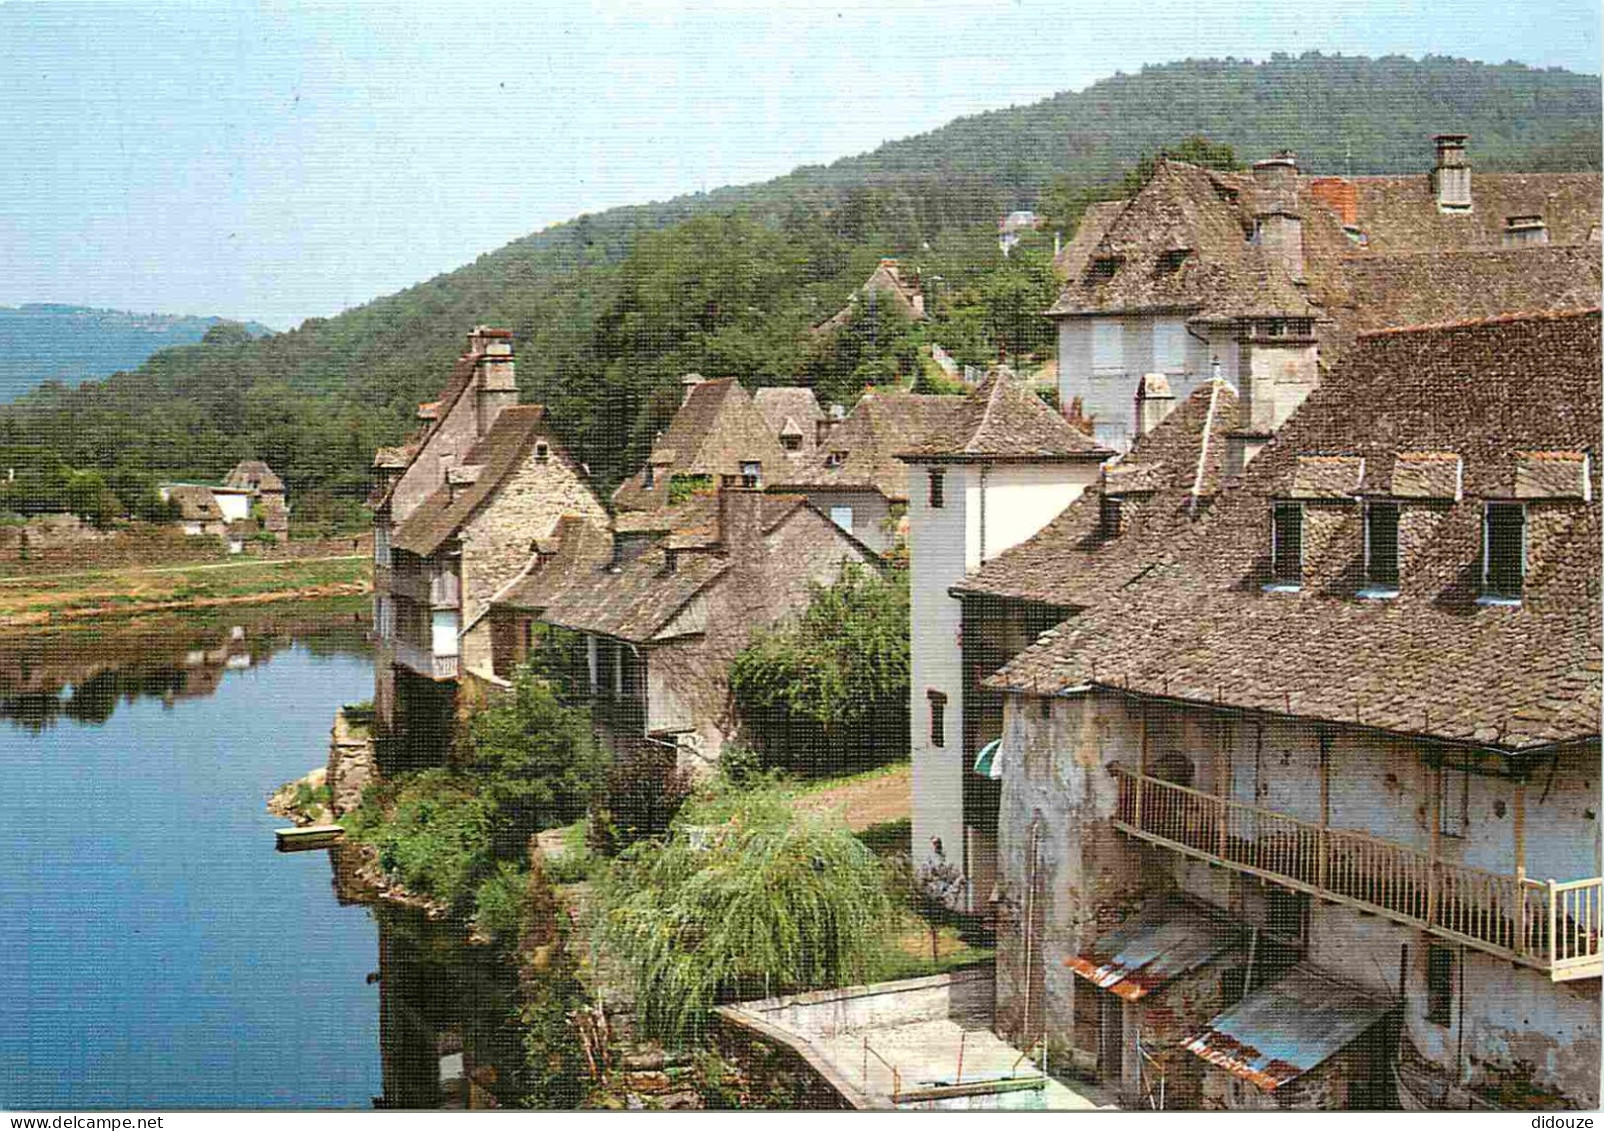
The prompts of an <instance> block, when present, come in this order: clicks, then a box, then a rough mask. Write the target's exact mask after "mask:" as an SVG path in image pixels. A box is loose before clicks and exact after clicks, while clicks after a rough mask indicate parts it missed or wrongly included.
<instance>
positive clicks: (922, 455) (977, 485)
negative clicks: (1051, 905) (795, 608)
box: [898, 366, 1113, 911]
mask: <svg viewBox="0 0 1604 1131" xmlns="http://www.w3.org/2000/svg"><path fill="white" fill-rule="evenodd" d="M1112 455H1113V453H1112V452H1111V451H1109V450H1108V449H1106V448H1104V447H1102V446H1100V445H1099V444H1097V443H1096V442H1095V441H1093V440H1092V439H1091V438H1090V437H1088V436H1087V435H1086V434H1085V433H1083V432H1081V431H1079V430H1078V429H1076V428H1075V427H1074V426H1072V425H1071V424H1070V423H1069V422H1068V421H1067V420H1065V419H1064V418H1063V417H1062V416H1060V415H1059V414H1058V413H1057V412H1055V411H1053V409H1051V408H1050V407H1048V406H1047V404H1046V403H1044V402H1043V401H1042V399H1041V398H1040V397H1038V396H1037V395H1036V394H1035V393H1034V392H1032V391H1031V389H1030V388H1029V386H1027V385H1026V384H1025V383H1024V382H1023V381H1021V380H1020V379H1019V378H1018V377H1016V376H1015V375H1014V373H1013V372H1012V371H1011V370H1009V369H1008V368H1007V367H1005V366H998V367H997V368H995V369H993V370H992V371H991V372H990V373H988V374H987V375H986V378H985V380H983V381H982V382H981V383H980V385H979V386H978V387H977V388H976V389H975V391H974V392H973V393H971V394H970V395H969V396H968V397H967V398H965V400H964V402H963V404H962V406H961V408H960V409H959V410H958V411H957V412H956V413H955V414H954V416H953V418H952V421H951V423H950V424H949V425H948V426H947V428H946V429H945V430H943V431H941V432H939V433H937V434H936V435H934V436H933V437H932V438H931V439H930V440H928V441H926V442H925V443H924V444H922V445H920V446H919V447H917V448H914V449H913V450H911V451H905V452H901V453H898V458H899V459H901V460H903V461H904V462H906V463H908V464H909V465H910V468H909V473H908V478H909V485H908V495H909V503H908V517H909V539H908V540H909V544H910V550H911V553H910V569H909V574H910V576H909V583H910V587H911V603H912V607H911V624H912V628H911V631H912V636H913V639H912V673H911V694H912V698H913V702H912V705H911V709H910V711H909V719H910V725H911V729H912V741H911V746H912V750H913V798H914V802H913V805H914V808H913V853H914V863H915V865H916V866H928V867H939V866H946V867H950V868H954V869H957V870H958V871H960V872H961V873H962V875H963V876H964V878H965V883H964V885H963V889H962V892H961V894H960V896H959V901H960V903H961V905H962V909H963V910H966V911H973V910H975V909H976V908H977V907H983V906H984V904H985V900H986V898H987V896H988V894H989V893H990V889H991V884H992V880H991V877H992V876H993V875H994V873H995V862H994V861H995V847H994V845H995V832H994V829H989V828H986V827H985V825H986V822H984V821H982V820H969V819H967V818H966V813H970V812H973V813H976V814H978V813H981V812H984V811H986V810H989V811H990V813H991V814H993V815H994V814H995V812H996V798H995V797H988V796H985V792H986V789H987V787H990V788H991V789H992V791H993V792H995V785H996V783H995V782H991V781H989V779H988V780H986V781H985V783H984V785H982V780H981V779H980V778H977V777H976V775H975V774H973V773H972V772H971V769H972V766H973V764H974V761H975V755H976V753H977V752H976V751H974V750H971V749H969V748H968V747H969V743H967V742H966V735H967V733H968V728H967V727H966V726H965V719H964V717H963V707H962V704H963V685H964V679H965V673H964V670H963V645H962V630H961V626H962V616H963V607H962V604H961V602H959V601H958V600H956V599H954V598H953V597H952V596H951V595H950V593H949V592H948V590H949V589H950V588H951V587H952V586H953V585H955V584H956V583H958V582H960V581H962V580H963V579H964V577H965V576H966V575H968V574H969V573H971V572H973V571H975V570H977V569H979V568H980V566H981V564H982V563H983V562H985V561H987V560H988V559H990V558H992V557H994V556H995V555H997V554H999V553H1001V552H1002V551H1004V550H1006V549H1008V548H1009V547H1010V546H1013V545H1015V544H1017V543H1019V542H1022V541H1024V540H1025V539H1027V538H1029V537H1031V536H1032V535H1034V534H1035V533H1036V532H1037V531H1039V530H1040V529H1041V528H1042V527H1044V526H1046V525H1047V524H1048V523H1049V522H1051V521H1052V519H1053V518H1054V517H1055V516H1056V515H1057V514H1058V513H1059V512H1060V511H1062V510H1063V509H1064V508H1065V507H1066V506H1068V505H1069V504H1070V503H1072V502H1074V501H1075V499H1076V498H1077V497H1078V496H1079V495H1080V493H1081V492H1082V491H1084V490H1085V489H1086V487H1087V486H1088V485H1089V484H1091V483H1095V482H1096V481H1097V477H1098V473H1099V469H1100V468H1101V466H1102V464H1103V461H1104V460H1106V459H1108V458H1109V457H1110V456H1112Z"/></svg>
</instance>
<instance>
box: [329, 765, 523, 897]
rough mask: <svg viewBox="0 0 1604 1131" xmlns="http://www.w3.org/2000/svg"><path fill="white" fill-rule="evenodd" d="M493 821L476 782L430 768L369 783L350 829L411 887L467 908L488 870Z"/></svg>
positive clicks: (382, 865)
mask: <svg viewBox="0 0 1604 1131" xmlns="http://www.w3.org/2000/svg"><path fill="white" fill-rule="evenodd" d="M490 826H491V810H490V806H489V805H488V804H487V803H486V801H485V800H484V799H483V798H482V797H480V796H479V795H478V791H477V790H476V789H475V788H474V783H473V782H472V781H471V780H469V779H468V778H467V777H466V776H465V775H463V774H461V773H458V772H456V771H452V770H441V769H432V770H421V771H418V772H416V773H410V774H403V775H401V776H399V777H396V778H392V779H390V780H389V781H387V782H384V783H382V784H380V785H378V786H370V787H369V788H368V789H367V790H365V791H364V792H363V795H362V804H361V805H360V806H359V807H358V808H357V810H356V811H355V812H354V813H352V814H350V816H349V817H348V818H347V826H346V827H347V829H348V830H349V831H350V833H351V835H352V836H353V837H354V838H355V839H357V840H359V841H362V842H364V843H366V844H371V845H373V846H374V848H375V849H377V850H378V857H379V867H380V868H382V869H383V870H384V871H385V873H386V874H388V875H390V876H392V877H394V878H395V879H397V880H399V881H400V882H401V883H402V884H404V885H405V886H406V888H407V890H408V891H412V892H415V893H417V894H420V895H427V896H431V897H433V898H435V899H438V900H440V901H441V902H443V903H447V904H449V905H451V907H452V908H453V909H455V910H457V911H462V912H465V911H467V910H468V909H469V908H468V904H469V896H470V895H471V894H472V893H473V891H474V888H475V886H476V885H477V883H478V882H479V880H480V879H482V878H483V877H484V876H485V875H486V874H487V873H489V871H490V870H491V857H490V852H489V848H490Z"/></svg>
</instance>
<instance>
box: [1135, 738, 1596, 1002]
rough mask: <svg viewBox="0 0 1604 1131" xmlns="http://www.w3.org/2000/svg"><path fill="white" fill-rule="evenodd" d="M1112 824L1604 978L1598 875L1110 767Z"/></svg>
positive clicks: (1491, 948)
mask: <svg viewBox="0 0 1604 1131" xmlns="http://www.w3.org/2000/svg"><path fill="white" fill-rule="evenodd" d="M1113 772H1114V775H1115V777H1116V778H1117V780H1118V782H1119V808H1118V811H1117V812H1116V814H1115V819H1114V825H1115V827H1117V828H1119V829H1121V830H1123V831H1124V832H1127V833H1130V834H1131V835H1132V836H1135V837H1140V838H1141V839H1142V840H1145V841H1149V842H1151V843H1153V844H1158V845H1163V846H1164V847H1165V848H1169V849H1173V850H1174V851H1176V852H1181V853H1184V854H1186V855H1188V856H1194V857H1196V858H1198V859H1200V860H1207V861H1209V862H1210V863H1212V864H1220V865H1223V866H1225V867H1227V868H1232V869H1235V870H1236V871H1239V872H1245V873H1247V874H1249V875H1254V876H1260V877H1263V878H1264V879H1267V880H1270V881H1272V882H1274V883H1278V884H1282V885H1284V886H1286V887H1290V888H1295V889H1297V890H1298V891H1306V892H1309V893H1311V894H1313V895H1316V896H1319V897H1320V898H1322V899H1328V900H1332V901H1334V902H1337V903H1346V904H1348V905H1350V906H1352V907H1357V908H1359V909H1360V910H1361V911H1369V912H1373V913H1375V914H1380V915H1385V916H1387V917H1388V918H1390V919H1394V920H1396V921H1397V922H1400V923H1407V924H1408V925H1410V926H1413V927H1419V928H1421V929H1422V930H1426V931H1430V932H1431V933H1432V934H1435V935H1440V936H1442V937H1443V938H1447V939H1452V940H1454V941H1455V942H1461V943H1464V944H1465V945H1466V946H1473V947H1475V948H1477V949H1478V950H1483V951H1486V952H1488V953H1489V954H1496V955H1498V956H1499V957H1501V958H1507V959H1509V960H1511V961H1513V962H1519V963H1522V964H1524V965H1527V966H1532V967H1536V968H1537V969H1539V970H1543V971H1546V972H1547V973H1548V974H1549V976H1550V977H1551V978H1552V979H1553V980H1554V981H1556V982H1561V981H1568V980H1570V979H1573V978H1596V977H1598V976H1599V975H1600V973H1604V958H1601V954H1600V949H1599V927H1600V911H1601V904H1600V895H1601V885H1604V880H1601V879H1600V878H1599V877H1596V876H1595V877H1592V878H1590V879H1582V880H1571V881H1567V882H1564V883H1560V882H1557V881H1555V880H1533V879H1527V878H1526V877H1523V876H1517V875H1504V874H1500V873H1496V872H1486V871H1483V870H1481V869H1480V868H1470V867H1466V866H1464V865H1461V864H1451V863H1448V862H1446V861H1442V860H1433V859H1431V856H1430V854H1429V853H1426V852H1422V851H1420V850H1419V849H1416V848H1411V847H1409V846H1408V845H1404V844H1398V843H1395V842H1393V841H1389V840H1383V839H1381V838H1380V837H1373V836H1370V835H1369V834H1368V833H1362V832H1356V831H1354V830H1350V829H1334V828H1324V827H1322V826H1320V825H1319V824H1316V823H1313V822H1310V821H1304V820H1300V819H1298V818H1296V817H1289V816H1287V815H1286V814H1285V813H1278V812H1276V811H1274V810H1272V809H1261V808H1259V807H1258V806H1256V805H1249V804H1247V803H1245V802H1241V801H1231V800H1228V799H1226V798H1223V797H1215V796H1213V795H1212V794H1208V793H1203V792H1201V791H1199V790H1196V789H1190V788H1188V787H1186V786H1183V785H1176V784H1175V783H1174V782H1167V781H1162V780H1160V779H1158V778H1153V777H1146V776H1143V775H1141V774H1137V773H1135V772H1133V771H1131V770H1129V769H1127V768H1125V767H1123V766H1119V765H1116V766H1114V767H1113Z"/></svg>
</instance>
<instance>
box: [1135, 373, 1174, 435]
mask: <svg viewBox="0 0 1604 1131" xmlns="http://www.w3.org/2000/svg"><path fill="white" fill-rule="evenodd" d="M1174 408H1175V394H1174V392H1172V391H1171V390H1170V379H1169V378H1168V377H1166V376H1164V374H1162V373H1147V374H1144V375H1143V377H1142V379H1141V380H1140V381H1138V382H1137V384H1136V434H1137V435H1138V436H1145V435H1147V434H1148V433H1149V432H1151V431H1152V430H1153V429H1155V428H1157V427H1158V425H1159V421H1161V420H1163V419H1164V418H1165V417H1166V416H1168V415H1169V414H1170V413H1171V412H1172V411H1173V410H1174Z"/></svg>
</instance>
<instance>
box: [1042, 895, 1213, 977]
mask: <svg viewBox="0 0 1604 1131" xmlns="http://www.w3.org/2000/svg"><path fill="white" fill-rule="evenodd" d="M1241 937H1242V929H1241V927H1239V926H1238V925H1237V924H1236V923H1235V922H1233V921H1232V920H1230V919H1228V918H1226V917H1225V916H1224V915H1221V914H1219V913H1218V912H1216V911H1214V910H1212V909H1210V908H1209V907H1207V906H1205V905H1203V904H1200V903H1194V902H1192V901H1190V900H1186V899H1180V898H1173V897H1172V898H1167V899H1159V900H1154V901H1152V902H1151V903H1148V904H1147V905H1146V906H1145V907H1143V908H1142V910H1141V911H1140V912H1138V913H1137V914H1136V916H1135V917H1134V918H1132V919H1129V920H1127V921H1126V922H1124V923H1122V924H1121V925H1120V926H1119V927H1117V928H1115V929H1114V930H1112V931H1110V932H1109V933H1108V934H1106V935H1104V936H1103V937H1102V938H1100V939H1098V940H1097V942H1096V943H1095V944H1094V945H1093V946H1092V947H1091V949H1090V950H1088V951H1087V952H1086V953H1084V954H1077V955H1072V956H1071V957H1069V958H1067V959H1065V960H1064V964H1065V965H1066V966H1068V967H1069V968H1070V969H1071V970H1073V971H1075V973H1077V974H1079V975H1080V976H1081V977H1082V978H1085V979H1086V980H1087V981H1089V982H1091V983H1093V984H1094V985H1097V986H1101V987H1102V988H1103V989H1105V990H1108V991H1110V992H1112V993H1115V994H1118V995H1119V996H1120V997H1122V998H1124V999H1125V1000H1126V1001H1137V1000H1140V999H1141V998H1143V997H1146V996H1147V995H1148V994H1149V993H1151V992H1152V991H1154V990H1156V989H1160V988H1161V987H1163V986H1164V985H1165V984H1167V983H1168V982H1170V981H1172V980H1174V979H1175V978H1179V977H1180V976H1181V975H1182V974H1188V973H1191V972H1192V971H1193V970H1196V969H1197V968H1198V967H1199V966H1202V965H1203V964H1204V963H1205V962H1208V961H1209V960H1210V959H1212V958H1214V957H1216V956H1217V955H1220V954H1223V953H1225V951H1227V950H1229V949H1230V948H1231V947H1233V946H1235V945H1236V944H1237V943H1238V942H1239V941H1240V940H1241Z"/></svg>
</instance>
